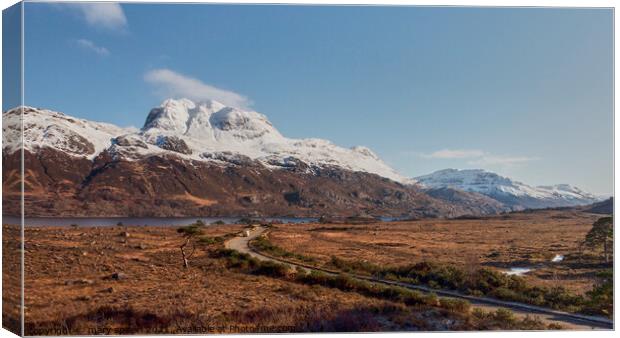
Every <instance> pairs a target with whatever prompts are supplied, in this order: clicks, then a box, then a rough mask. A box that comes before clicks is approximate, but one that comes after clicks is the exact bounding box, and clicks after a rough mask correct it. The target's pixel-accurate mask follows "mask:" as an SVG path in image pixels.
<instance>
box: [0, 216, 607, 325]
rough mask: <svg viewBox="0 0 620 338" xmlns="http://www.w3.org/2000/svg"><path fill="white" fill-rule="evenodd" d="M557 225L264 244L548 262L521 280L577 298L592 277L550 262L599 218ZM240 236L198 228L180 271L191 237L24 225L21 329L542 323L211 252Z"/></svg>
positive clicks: (310, 252) (313, 258)
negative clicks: (567, 290)
mask: <svg viewBox="0 0 620 338" xmlns="http://www.w3.org/2000/svg"><path fill="white" fill-rule="evenodd" d="M560 216H561V215H560V214H559V213H558V214H556V213H555V212H546V213H545V214H544V215H542V214H515V215H511V216H510V217H509V218H501V217H498V218H493V219H491V220H485V221H480V220H452V221H446V220H424V221H411V222H397V223H376V224H362V225H334V224H287V225H278V226H276V227H274V228H272V229H271V232H270V239H271V241H273V243H274V245H277V247H281V248H282V250H283V252H282V254H283V255H289V254H287V252H292V253H294V254H292V256H288V257H287V258H290V259H293V260H295V259H298V260H304V261H306V262H310V263H312V264H319V265H320V264H328V263H329V262H330V261H331V259H332V255H335V256H338V257H341V258H349V257H353V258H356V259H365V260H368V261H369V262H373V263H376V264H379V265H381V264H388V265H398V264H400V265H402V264H405V263H406V264H410V263H415V262H417V261H421V260H426V259H429V258H433V259H435V260H437V261H439V262H441V263H450V264H457V265H460V266H474V265H476V266H478V265H491V266H497V267H502V266H508V265H511V264H514V263H515V262H519V263H523V264H537V263H541V264H542V263H544V264H545V265H546V266H547V267H546V268H541V269H540V270H538V271H537V272H536V273H534V274H533V275H532V276H530V277H528V279H529V280H531V281H533V282H535V283H540V284H546V283H555V282H556V280H554V279H550V278H548V277H547V276H546V275H545V274H547V273H548V272H545V271H553V272H554V274H555V275H556V276H557V275H560V276H563V277H562V278H567V279H565V280H564V283H565V285H568V286H570V287H571V288H573V289H574V290H577V291H583V290H584V289H586V288H588V287H589V286H590V285H591V283H592V281H591V277H590V274H592V273H593V271H590V270H587V269H585V268H581V269H579V268H576V267H575V266H573V265H571V264H573V263H570V260H568V262H563V263H558V264H554V265H549V264H547V263H548V260H549V259H550V257H553V255H555V254H556V253H557V254H564V255H567V256H568V257H570V255H571V254H574V253H575V252H577V251H576V250H577V246H576V243H577V242H578V240H580V239H582V238H583V236H584V235H585V233H586V232H587V231H588V230H589V228H590V227H591V224H592V221H593V220H594V219H596V216H591V215H587V214H571V215H570V218H566V217H565V214H564V216H562V217H560ZM243 227H244V226H243V225H212V226H208V227H204V230H203V232H202V233H201V234H200V235H197V236H196V237H192V243H195V245H196V250H195V253H194V255H193V256H192V257H191V259H190V260H189V261H188V263H189V267H188V268H184V267H183V261H182V256H181V251H180V246H181V245H182V244H183V243H185V241H186V237H184V235H187V233H185V234H184V233H180V232H178V231H177V230H178V229H177V228H173V227H123V226H116V227H96V228H86V227H83V228H82V227H41V228H33V227H28V228H26V230H25V236H26V244H25V247H26V251H25V263H26V264H25V272H26V274H25V305H26V308H25V329H26V334H27V335H59V334H98V333H108V334H123V333H214V332H221V333H234V332H308V331H402V330H407V331H415V330H474V329H545V328H549V325H548V324H549V323H548V322H544V323H543V322H540V321H538V320H534V319H531V318H523V317H518V318H515V317H514V316H512V315H511V314H510V313H509V312H505V311H499V312H497V313H495V312H493V313H484V312H481V311H479V310H477V309H473V310H472V309H470V308H469V306H463V305H461V304H456V303H450V302H448V301H444V302H438V301H433V300H432V299H431V300H429V298H425V297H422V298H419V299H418V298H417V297H418V296H417V295H413V294H409V293H407V292H404V291H399V290H378V289H376V287H373V286H368V285H363V284H357V283H353V282H351V281H349V280H347V279H337V280H326V279H325V276H305V277H304V276H300V275H299V272H297V275H296V273H295V272H290V271H289V272H286V273H279V272H277V271H279V269H281V267H273V266H264V265H263V264H262V263H260V262H258V263H257V262H252V261H251V259H249V258H247V257H245V258H244V257H236V256H235V257H236V258H234V259H235V261H233V262H232V263H231V259H230V257H231V256H225V255H224V256H222V255H220V254H218V253H219V252H221V248H222V242H223V240H224V239H225V238H226V237H227V236H231V235H232V234H234V233H237V232H239V231H241V230H242V229H243ZM3 230H4V231H3V232H4V237H3V245H4V248H13V247H14V246H15V245H18V241H17V240H16V237H15V236H16V235H18V229H17V230H16V229H11V228H9V227H7V226H5V227H4V228H3ZM16 231H17V232H16ZM16 243H17V244H16ZM13 249H15V250H12V251H11V253H12V254H13V255H10V257H9V256H7V255H6V254H5V256H4V257H3V260H4V265H3V266H4V267H5V268H4V270H5V271H3V273H4V277H3V278H5V283H4V285H5V290H4V291H5V292H4V299H3V300H4V302H5V304H18V302H16V300H18V298H16V296H15V293H14V292H7V288H11V287H12V285H13V284H15V283H11V281H12V280H7V279H6V278H13V277H10V276H16V275H15V274H12V273H10V272H11V271H17V270H16V269H18V267H19V260H14V257H18V256H17V255H14V253H15V252H17V253H18V246H15V248H13ZM8 252H9V251H7V250H6V249H5V253H8ZM229 254H231V253H229ZM232 255H233V256H234V255H235V254H234V253H232ZM7 262H8V264H7ZM16 264H17V265H16ZM274 271H276V272H277V273H275V274H274ZM7 276H8V277H7ZM7 281H8V283H7ZM13 282H15V281H13ZM402 292H404V293H402ZM18 309H19V308H18V307H17V305H15V306H14V307H11V306H6V305H5V307H4V312H3V314H4V325H5V326H10V325H11V324H16V323H18V322H17V318H19V312H18ZM554 327H556V326H551V328H554Z"/></svg>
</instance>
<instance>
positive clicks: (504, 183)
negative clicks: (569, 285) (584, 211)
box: [415, 169, 599, 209]
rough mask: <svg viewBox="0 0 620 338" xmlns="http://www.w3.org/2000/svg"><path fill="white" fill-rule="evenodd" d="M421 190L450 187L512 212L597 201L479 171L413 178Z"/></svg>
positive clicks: (561, 187)
mask: <svg viewBox="0 0 620 338" xmlns="http://www.w3.org/2000/svg"><path fill="white" fill-rule="evenodd" d="M415 180H416V181H417V182H418V184H419V185H421V186H422V187H425V188H433V189H436V188H453V189H459V190H463V191H468V192H475V193H480V194H483V195H486V196H489V197H491V198H493V199H495V200H497V201H499V202H501V203H504V204H505V205H507V206H508V207H510V208H512V209H523V208H546V207H561V206H575V205H585V204H590V203H594V202H596V201H598V200H599V199H598V198H597V197H596V196H594V195H592V194H590V193H587V192H585V191H583V190H581V189H579V188H577V187H574V186H571V185H568V184H558V185H552V186H537V187H533V186H529V185H527V184H524V183H521V182H518V181H514V180H512V179H510V178H507V177H503V176H500V175H498V174H495V173H492V172H488V171H485V170H482V169H465V170H458V169H444V170H439V171H436V172H434V173H432V174H429V175H424V176H419V177H416V178H415Z"/></svg>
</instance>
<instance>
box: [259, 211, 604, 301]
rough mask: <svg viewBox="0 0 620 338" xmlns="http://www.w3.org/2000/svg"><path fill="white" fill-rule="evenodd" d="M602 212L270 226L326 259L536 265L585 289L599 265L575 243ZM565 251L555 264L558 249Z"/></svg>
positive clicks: (541, 280)
mask: <svg viewBox="0 0 620 338" xmlns="http://www.w3.org/2000/svg"><path fill="white" fill-rule="evenodd" d="M598 217H599V216H597V215H592V214H586V213H580V212H574V211H538V212H534V213H515V214H511V215H509V216H497V217H490V218H482V219H476V220H433V219H426V220H418V221H407V222H394V223H377V224H373V225H352V224H342V225H329V226H326V225H324V224H287V225H283V226H278V227H277V228H276V229H273V230H272V231H271V232H270V235H269V238H270V240H271V242H272V243H273V244H275V245H277V246H279V247H281V248H283V249H284V250H287V251H291V252H294V253H296V254H301V255H304V256H309V257H312V258H315V259H316V260H318V261H320V262H321V263H323V264H325V263H327V262H328V261H329V260H330V259H331V256H332V255H333V256H337V257H339V258H342V259H354V260H367V261H369V262H372V263H374V264H378V265H407V264H412V263H416V262H421V261H433V262H438V263H447V264H455V265H457V266H459V267H462V268H465V269H476V268H478V267H480V266H490V267H495V268H498V269H507V268H509V267H510V266H537V267H538V269H536V270H535V271H533V272H532V273H530V274H528V275H526V276H525V277H526V279H527V280H528V282H530V283H531V284H533V285H541V286H557V285H562V286H564V287H566V288H568V289H569V290H571V291H573V292H576V293H580V294H583V293H584V292H585V291H588V290H590V289H591V287H592V284H593V283H594V273H595V271H596V270H597V267H595V266H591V265H588V264H579V262H578V258H577V257H578V256H579V254H578V252H579V250H578V243H579V242H580V241H582V240H583V238H584V237H585V234H586V233H587V232H588V230H589V229H590V228H591V227H592V223H593V222H594V221H595V220H596V219H597V218H598ZM556 254H562V255H565V256H566V257H567V258H566V260H565V261H564V262H561V263H550V260H551V259H552V258H553V257H554V256H555V255H556Z"/></svg>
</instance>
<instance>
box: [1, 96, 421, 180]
mask: <svg viewBox="0 0 620 338" xmlns="http://www.w3.org/2000/svg"><path fill="white" fill-rule="evenodd" d="M5 115H6V116H5V125H4V126H3V128H4V131H5V134H4V135H5V136H4V138H3V142H4V147H5V148H6V147H7V145H8V146H9V148H11V147H12V148H11V149H16V148H19V144H18V143H16V142H15V141H13V142H11V141H9V140H18V139H19V137H18V136H19V128H18V124H19V122H20V120H19V119H20V117H19V113H18V110H12V111H9V112H7V113H5ZM23 120H24V147H25V148H26V149H29V150H36V149H40V148H44V147H49V148H53V149H57V150H60V151H63V152H66V153H68V154H70V155H73V156H81V157H86V158H89V159H93V158H95V157H96V156H97V155H99V154H100V153H101V152H102V151H104V150H108V151H109V152H110V153H112V154H114V155H116V156H122V157H123V158H124V159H129V160H131V159H141V158H144V157H147V156H151V155H161V154H165V153H173V154H175V155H176V156H180V157H183V158H186V159H192V160H198V161H210V162H221V163H223V164H225V163H231V162H233V163H234V162H238V161H239V159H240V158H241V159H250V160H255V161H258V162H260V163H263V164H264V165H266V166H270V167H274V168H278V167H282V166H287V165H289V162H291V161H302V162H304V163H305V164H307V165H309V166H318V167H327V166H333V167H339V168H342V169H346V170H351V171H360V172H367V173H372V174H377V175H379V176H382V177H386V178H389V179H391V180H394V181H397V182H401V183H410V180H409V179H407V178H406V177H404V176H402V175H400V174H399V173H397V172H396V171H395V170H393V169H392V168H390V167H389V166H388V165H386V164H385V163H384V162H383V161H382V160H381V159H380V158H379V157H378V156H377V155H376V154H374V153H373V152H372V151H371V150H370V149H368V148H366V147H362V146H357V147H353V148H343V147H339V146H337V145H334V144H333V143H331V142H330V141H327V140H322V139H313V138H310V139H292V138H287V137H285V136H283V135H282V134H280V132H279V131H278V130H277V129H276V128H275V127H274V126H273V125H272V124H271V122H270V121H269V120H268V119H267V117H266V116H265V115H263V114H260V113H258V112H255V111H248V110H240V109H237V108H233V107H226V106H225V105H223V104H221V103H219V102H216V101H205V102H198V103H197V102H193V101H191V100H188V99H179V100H175V99H168V100H166V101H164V102H163V103H162V104H161V105H160V106H159V107H157V108H154V109H152V110H151V111H150V113H149V114H148V116H147V118H146V122H145V123H144V126H143V127H142V129H140V130H135V129H127V128H120V127H116V126H114V125H111V124H107V123H100V122H91V121H87V120H83V119H78V118H74V117H70V116H67V115H65V114H63V113H59V112H54V111H50V110H45V109H37V108H32V107H24V119H23Z"/></svg>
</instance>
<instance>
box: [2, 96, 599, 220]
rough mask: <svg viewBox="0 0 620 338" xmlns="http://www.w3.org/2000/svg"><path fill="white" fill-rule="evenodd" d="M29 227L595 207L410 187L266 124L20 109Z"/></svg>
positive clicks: (479, 182)
mask: <svg viewBox="0 0 620 338" xmlns="http://www.w3.org/2000/svg"><path fill="white" fill-rule="evenodd" d="M21 111H22V110H21V109H13V110H10V111H7V112H5V113H3V153H2V156H3V161H4V170H3V189H4V192H5V193H4V194H3V205H4V212H5V214H18V213H19V200H20V198H19V196H20V187H21V182H20V177H19V168H20V159H21V152H20V149H21V143H20V142H19V140H20V139H21V137H20V136H21V135H20V134H21V123H22V120H21V117H22V116H21ZM23 128H24V129H23V130H24V133H23V148H24V159H25V169H26V172H25V179H24V189H25V194H24V195H25V203H26V213H27V216H246V215H247V216H256V217H260V216H315V217H318V216H322V215H329V216H352V215H375V216H393V217H454V216H460V215H480V214H493V213H498V212H503V211H510V210H518V209H523V208H545V207H555V206H573V205H581V204H590V203H593V202H596V201H598V199H597V198H596V197H595V196H593V195H591V194H588V193H585V192H583V191H581V190H579V189H577V188H574V187H572V186H569V185H557V186H549V187H531V186H528V185H526V184H523V183H520V182H515V181H512V180H510V179H509V178H505V177H501V176H499V175H497V174H494V173H490V172H486V171H483V170H454V169H446V170H442V171H438V172H435V173H433V174H430V175H426V176H421V177H417V178H415V179H411V178H407V177H405V176H403V175H401V174H399V173H398V172H396V171H395V170H393V169H392V168H391V167H389V166H388V165H387V164H385V163H384V162H383V161H382V160H381V159H380V158H379V157H378V156H377V155H376V154H374V153H373V152H372V151H371V150H370V149H368V148H366V147H361V146H358V147H353V148H343V147H339V146H337V145H334V144H332V143H331V142H329V141H326V140H322V139H291V138H287V137H284V136H283V135H282V134H280V133H279V132H278V130H277V129H276V128H275V127H274V126H273V125H272V124H271V122H270V121H269V120H268V119H267V117H266V116H265V115H262V114H260V113H257V112H254V111H247V110H241V109H237V108H233V107H226V106H224V105H223V104H221V103H218V102H215V101H206V102H199V103H196V102H193V101H190V100H187V99H180V100H174V99H169V100H166V101H164V102H163V103H162V104H161V105H160V106H159V107H156V108H153V109H152V110H151V111H150V112H149V114H148V116H147V117H146V122H145V123H144V126H143V127H142V128H141V129H139V130H138V129H135V128H120V127H117V126H114V125H111V124H107V123H100V122H92V121H87V120H84V119H79V118H74V117H71V116H67V115H65V114H62V113H59V112H54V111H50V110H45V109H38V108H33V107H23Z"/></svg>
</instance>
